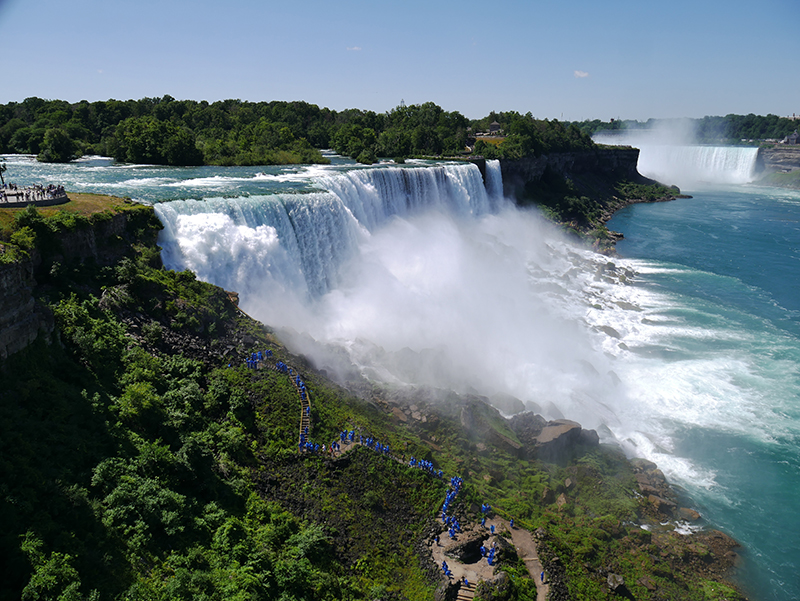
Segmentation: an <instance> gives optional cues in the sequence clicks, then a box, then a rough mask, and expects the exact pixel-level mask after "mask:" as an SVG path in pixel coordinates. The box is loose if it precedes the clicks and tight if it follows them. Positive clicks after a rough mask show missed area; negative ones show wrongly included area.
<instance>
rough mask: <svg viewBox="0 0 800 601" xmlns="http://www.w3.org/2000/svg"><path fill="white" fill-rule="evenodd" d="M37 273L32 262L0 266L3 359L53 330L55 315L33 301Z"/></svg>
mask: <svg viewBox="0 0 800 601" xmlns="http://www.w3.org/2000/svg"><path fill="white" fill-rule="evenodd" d="M33 272H34V268H33V261H32V260H26V261H22V262H19V263H10V264H5V265H0V359H5V358H6V357H8V356H9V355H11V354H13V353H16V352H17V351H20V350H22V349H24V348H25V347H26V346H28V345H29V344H30V343H31V342H33V341H34V340H36V338H37V336H39V334H40V332H43V333H44V334H45V335H48V336H49V334H50V333H52V331H53V317H52V315H51V314H50V312H49V311H47V310H46V309H45V308H44V307H41V306H40V305H39V304H38V303H36V301H35V299H34V298H33V289H34V287H35V286H36V281H35V280H34V277H33Z"/></svg>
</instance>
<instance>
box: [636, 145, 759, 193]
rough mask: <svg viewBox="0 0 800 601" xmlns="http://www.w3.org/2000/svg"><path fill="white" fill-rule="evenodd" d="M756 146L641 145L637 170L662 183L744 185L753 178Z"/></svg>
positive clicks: (681, 185)
mask: <svg viewBox="0 0 800 601" xmlns="http://www.w3.org/2000/svg"><path fill="white" fill-rule="evenodd" d="M757 155H758V148H753V147H740V146H672V145H652V146H651V145H646V144H642V145H641V151H640V154H639V165H638V168H639V172H640V173H641V174H642V175H645V176H647V177H651V178H653V179H656V180H658V181H660V182H663V183H665V184H677V185H678V186H680V187H692V186H697V185H703V184H746V183H748V182H750V181H753V179H754V176H755V174H754V171H755V166H756V157H757Z"/></svg>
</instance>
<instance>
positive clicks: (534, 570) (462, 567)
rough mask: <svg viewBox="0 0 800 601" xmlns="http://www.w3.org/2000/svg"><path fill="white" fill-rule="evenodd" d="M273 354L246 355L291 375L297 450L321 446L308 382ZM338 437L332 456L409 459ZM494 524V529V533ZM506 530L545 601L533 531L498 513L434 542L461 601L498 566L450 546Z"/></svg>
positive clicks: (457, 482)
mask: <svg viewBox="0 0 800 601" xmlns="http://www.w3.org/2000/svg"><path fill="white" fill-rule="evenodd" d="M272 356H273V355H272V351H270V350H267V351H264V352H263V353H262V352H261V351H258V352H255V353H253V354H252V356H251V358H250V359H247V365H248V367H250V368H252V369H261V368H262V367H266V368H268V369H273V370H275V371H277V372H279V373H284V374H287V375H288V376H289V378H290V380H291V382H292V385H293V386H294V387H295V390H296V391H297V394H298V396H299V397H300V435H299V444H298V450H299V451H300V452H302V451H304V450H309V451H316V450H319V445H318V444H317V445H314V444H312V443H311V442H310V436H311V426H312V424H311V398H310V396H309V392H310V391H309V390H308V389H307V388H306V386H305V383H304V382H303V380H302V379H301V378H300V375H299V373H298V372H297V371H295V370H294V369H293V368H292V367H290V366H288V365H286V364H285V363H283V362H282V361H277V362H276V363H275V364H274V365H267V364H266V363H265V360H266V359H267V358H269V357H272ZM339 438H340V440H339V441H334V444H335V445H336V447H334V445H333V444H332V445H331V446H330V447H329V448H327V449H326V447H325V446H324V445H323V449H324V450H325V451H326V452H328V453H330V454H331V455H332V456H342V455H344V454H345V453H347V452H349V451H351V450H352V449H354V448H355V447H356V446H366V447H367V448H370V449H373V450H375V451H377V452H379V453H381V454H383V455H386V456H387V457H388V458H390V459H393V460H394V461H397V462H399V463H402V464H403V465H406V461H405V460H404V459H400V458H399V457H397V456H394V455H392V454H391V453H390V451H389V447H388V446H384V445H381V444H380V443H379V442H377V441H376V440H374V439H372V438H371V437H367V438H366V439H364V437H363V435H362V434H360V433H359V434H356V432H355V430H349V431H348V430H343V431H342V432H341V434H340V437H339ZM408 466H409V467H417V468H418V469H422V470H423V471H427V472H428V473H429V474H430V475H431V476H433V477H438V478H441V477H442V475H443V474H442V472H441V471H436V470H435V469H433V464H432V463H431V462H429V461H417V460H415V459H414V458H413V457H412V458H411V460H410V461H409V462H408ZM450 484H451V488H450V489H449V491H448V493H447V497H446V498H445V502H444V504H443V505H442V507H440V509H439V511H438V512H437V513H442V514H443V515H444V514H445V513H447V510H448V508H449V504H450V502H451V501H452V500H454V499H455V497H456V495H457V493H458V492H459V491H460V489H461V486H462V480H461V478H455V477H454V478H452V479H451V481H450ZM492 526H494V533H492ZM503 532H508V533H510V535H511V543H512V544H513V545H514V547H515V549H516V552H517V556H518V557H519V558H520V559H521V560H522V561H523V563H524V564H525V567H526V568H528V572H529V573H530V575H531V578H532V579H533V581H534V583H535V584H536V599H537V601H546V599H547V594H548V592H549V590H550V587H549V585H548V584H547V583H545V582H544V577H543V576H544V568H543V567H542V563H541V561H540V560H539V555H538V553H537V550H536V542H535V541H534V540H533V535H532V534H531V533H530V532H529V531H528V530H524V529H521V528H517V527H514V528H512V527H511V523H510V522H509V521H508V520H505V519H503V518H501V517H499V516H496V515H492V516H491V517H490V516H488V515H487V517H486V523H485V526H482V525H480V524H478V523H473V524H468V525H467V526H466V529H465V530H463V531H462V530H461V529H460V528H459V531H458V532H457V533H455V531H454V537H453V538H450V537H447V536H445V537H443V539H444V540H439V537H437V539H436V540H435V541H434V542H433V543H432V544H431V557H432V559H433V561H434V563H436V565H438V566H444V565H446V566H447V572H449V573H448V574H447V575H446V577H447V578H448V579H449V580H450V582H451V583H454V582H460V587H459V590H458V596H457V600H458V601H471V599H473V598H474V596H475V587H476V586H477V583H478V582H480V581H482V580H491V579H492V578H493V577H494V572H495V567H496V566H493V565H490V564H489V562H488V561H487V559H486V558H485V557H484V558H481V559H480V560H479V561H477V562H474V563H471V564H464V563H461V562H460V561H458V560H456V559H453V558H450V561H449V562H448V561H447V557H446V553H447V552H448V550H449V549H450V548H451V547H454V546H456V545H458V544H459V539H462V540H463V538H466V537H468V536H470V535H474V534H477V535H479V536H480V537H481V538H484V543H483V544H484V545H485V546H486V547H487V548H491V547H493V546H494V543H495V542H496V541H497V540H498V537H500V536H501V533H503ZM443 573H444V570H443Z"/></svg>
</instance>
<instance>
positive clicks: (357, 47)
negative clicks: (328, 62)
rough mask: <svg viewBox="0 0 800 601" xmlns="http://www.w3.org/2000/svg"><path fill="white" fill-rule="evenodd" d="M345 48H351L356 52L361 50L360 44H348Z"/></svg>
mask: <svg viewBox="0 0 800 601" xmlns="http://www.w3.org/2000/svg"><path fill="white" fill-rule="evenodd" d="M347 49H348V50H352V51H354V52H358V51H360V50H361V46H348V47H347Z"/></svg>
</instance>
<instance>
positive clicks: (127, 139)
mask: <svg viewBox="0 0 800 601" xmlns="http://www.w3.org/2000/svg"><path fill="white" fill-rule="evenodd" d="M495 119H497V120H499V121H500V122H501V125H502V126H503V128H504V131H505V132H506V134H508V135H507V138H506V139H505V140H504V141H502V143H500V144H499V146H495V145H487V144H484V143H483V142H481V143H479V144H478V148H476V152H483V153H484V154H486V155H487V156H489V157H492V158H493V157H513V158H518V157H519V156H524V155H527V154H538V153H543V152H550V151H554V150H561V149H572V148H576V149H577V148H589V147H591V146H592V142H591V140H590V139H589V137H588V136H586V135H584V134H582V133H581V132H580V131H579V130H578V129H577V128H571V127H566V126H564V125H562V124H560V123H558V122H557V121H552V122H551V121H547V120H544V121H541V120H536V119H533V117H531V115H530V113H529V114H528V115H524V116H523V115H520V114H518V113H500V114H496V113H492V114H491V115H489V117H487V118H485V119H483V120H479V121H474V122H470V121H469V120H468V119H467V118H466V117H464V116H463V115H461V114H460V113H458V112H447V111H445V110H443V109H442V108H441V107H439V106H437V105H436V104H434V103H432V102H426V103H424V104H421V105H410V106H405V105H404V104H401V105H400V106H398V107H396V108H394V109H392V110H391V111H389V112H386V113H375V112H372V111H362V110H358V109H348V110H345V111H341V112H336V111H332V110H330V109H327V108H319V107H318V106H316V105H313V104H308V103H306V102H277V101H276V102H257V103H254V102H245V101H241V100H224V101H220V102H214V103H210V104H209V103H208V102H205V101H202V102H197V101H193V100H175V99H174V98H172V97H170V96H164V97H163V98H143V99H141V100H127V101H119V100H108V101H99V102H87V101H81V102H78V103H74V104H70V103H68V102H66V101H62V100H43V99H41V98H27V99H25V100H24V101H23V102H20V103H17V102H10V103H8V104H5V105H0V153H27V154H35V155H37V156H38V158H39V160H41V161H47V162H66V161H69V160H72V159H74V158H77V157H79V156H81V155H85V154H101V155H105V156H111V157H114V159H116V160H117V161H120V162H127V163H147V164H160V165H200V164H207V165H268V164H291V163H324V162H326V159H325V158H324V157H323V156H322V154H321V153H320V149H326V148H332V149H334V150H335V151H336V152H338V153H339V154H342V155H346V156H349V157H351V158H353V159H356V160H358V161H359V162H361V163H373V162H375V161H376V160H377V159H378V158H379V157H387V158H395V159H403V158H406V157H413V156H442V155H447V156H454V155H459V154H462V153H464V152H468V151H467V150H466V148H467V145H468V144H469V143H470V142H471V141H472V140H473V139H472V138H471V133H472V132H473V131H475V132H477V131H485V130H487V129H488V124H489V123H490V122H491V121H494V120H495Z"/></svg>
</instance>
